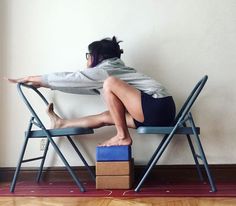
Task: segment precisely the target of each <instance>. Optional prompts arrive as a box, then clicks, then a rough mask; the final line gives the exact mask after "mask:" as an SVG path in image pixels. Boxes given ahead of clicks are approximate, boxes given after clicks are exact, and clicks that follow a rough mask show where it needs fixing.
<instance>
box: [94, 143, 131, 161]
mask: <svg viewBox="0 0 236 206" xmlns="http://www.w3.org/2000/svg"><path fill="white" fill-rule="evenodd" d="M129 160H131V146H110V147H97V148H96V161H97V162H109V161H129Z"/></svg>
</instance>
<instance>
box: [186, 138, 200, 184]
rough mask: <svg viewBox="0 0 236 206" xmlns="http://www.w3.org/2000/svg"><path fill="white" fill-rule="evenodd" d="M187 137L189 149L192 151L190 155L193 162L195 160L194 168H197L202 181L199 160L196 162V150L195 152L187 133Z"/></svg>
mask: <svg viewBox="0 0 236 206" xmlns="http://www.w3.org/2000/svg"><path fill="white" fill-rule="evenodd" d="M187 139H188V143H189V146H190V149H191V152H192V155H193V159H194V162H195V165H196V168H197V172H198V176H199V178H200V180H201V181H204V179H203V175H202V171H201V169H200V166H199V162H198V159H197V156H196V152H195V149H194V146H193V143H192V140H191V137H190V135H187Z"/></svg>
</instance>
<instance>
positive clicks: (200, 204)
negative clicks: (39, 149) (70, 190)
mask: <svg viewBox="0 0 236 206" xmlns="http://www.w3.org/2000/svg"><path fill="white" fill-rule="evenodd" d="M32 205H33V206H121V205H125V206H134V205H135V206H231V205H232V206H235V205H236V197H235V198H223V197H222V198H169V197H168V198H163V197H162V198H161V197H160V198H158V197H156V198H122V199H121V198H81V197H80V198H77V197H73V198H71V197H56V198H55V197H53V198H50V197H1V198H0V206H32Z"/></svg>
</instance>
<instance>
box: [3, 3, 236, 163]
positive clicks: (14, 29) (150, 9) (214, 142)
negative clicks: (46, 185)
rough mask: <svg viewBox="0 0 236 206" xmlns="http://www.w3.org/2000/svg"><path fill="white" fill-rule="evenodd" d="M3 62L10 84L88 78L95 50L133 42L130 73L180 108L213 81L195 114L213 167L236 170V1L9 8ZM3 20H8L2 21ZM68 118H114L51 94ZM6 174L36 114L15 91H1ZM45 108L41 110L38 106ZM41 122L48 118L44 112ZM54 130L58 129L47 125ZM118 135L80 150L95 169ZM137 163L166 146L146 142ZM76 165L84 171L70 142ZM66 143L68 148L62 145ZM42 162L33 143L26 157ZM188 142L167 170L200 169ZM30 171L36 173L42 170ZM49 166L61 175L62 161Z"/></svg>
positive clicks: (138, 146)
mask: <svg viewBox="0 0 236 206" xmlns="http://www.w3.org/2000/svg"><path fill="white" fill-rule="evenodd" d="M0 2H1V4H2V5H1V7H2V8H1V10H3V11H4V12H3V13H2V12H1V18H2V21H1V25H0V27H1V31H3V32H1V33H3V34H5V35H3V36H2V37H1V38H2V40H3V41H4V42H5V43H4V44H5V46H4V47H2V48H3V49H4V50H3V53H2V57H3V61H2V64H3V65H2V66H3V67H2V68H3V70H1V76H8V77H22V76H25V75H33V74H43V73H50V72H56V71H75V70H78V69H83V68H85V63H86V61H85V52H86V51H87V45H88V44H89V43H90V42H92V41H94V40H99V39H101V38H103V37H111V36H112V35H116V36H117V37H118V38H119V39H121V40H123V41H124V42H123V43H122V44H121V47H122V48H123V49H124V54H123V57H122V58H123V60H124V61H125V62H126V64H127V65H129V66H131V67H134V68H136V69H137V70H139V71H141V72H144V73H146V74H148V75H151V76H152V77H154V78H155V79H157V80H159V81H160V82H162V83H163V84H164V85H165V86H166V87H167V88H168V89H169V91H170V92H171V93H172V94H173V96H174V98H175V100H176V103H177V106H178V107H179V105H180V104H181V103H182V102H183V100H184V99H185V97H186V96H187V95H188V94H189V92H190V90H191V88H192V87H193V85H194V84H195V83H196V81H198V79H200V78H201V77H202V76H203V75H204V74H208V75H209V81H208V82H207V85H206V87H205V88H204V91H203V92H202V94H201V96H200V97H199V99H198V102H197V104H196V106H195V107H194V110H193V114H194V116H195V119H196V123H197V124H199V125H200V126H201V133H202V135H201V136H202V143H203V145H204V148H205V151H206V155H207V157H208V161H209V163H210V164H225V163H226V164H235V163H236V153H235V146H236V141H235V136H236V135H235V132H236V129H235V122H236V107H235V105H236V89H235V88H236V87H235V86H236V85H235V84H236V83H235V82H236V81H235V80H236V76H235V73H236V72H235V66H236V58H235V53H236V41H235V36H236V1H235V0H225V1H222V0H198V1H196V0H155V1H154V0H145V1H144V0H143V1H141V0H130V1H125V0H119V1H115V0H100V1H96V0H90V1H86V0H50V1H48V0H34V1H31V0H5V1H4V0H0ZM3 14H4V16H3ZM42 91H43V92H45V93H46V95H47V96H48V97H49V99H50V100H51V101H54V103H55V106H56V110H57V112H58V113H60V114H61V115H62V116H63V117H66V118H71V117H80V116H84V115H88V114H94V113H97V112H100V111H103V110H104V109H105V106H104V104H103V103H102V101H101V100H100V98H99V97H96V96H92V97H91V96H79V95H71V94H63V93H60V92H56V91H47V90H42ZM1 100H3V104H2V105H1V117H0V118H1V136H0V138H1V139H0V143H1V145H0V166H1V167H11V166H15V165H16V161H17V158H18V155H19V152H20V149H21V144H22V143H23V132H24V130H25V129H26V127H27V121H28V119H29V113H28V111H27V110H26V108H25V106H24V105H23V103H22V102H21V101H20V98H19V96H18V94H17V92H16V88H15V86H14V85H11V84H8V83H6V82H4V84H3V85H1ZM36 103H37V102H36ZM40 109H41V113H42V114H44V109H43V108H42V107H41V106H40ZM45 121H46V122H47V125H49V120H48V118H47V117H45ZM114 132H115V131H114V128H113V127H106V128H102V129H98V130H96V131H95V134H94V135H87V136H82V137H81V138H77V139H76V142H77V143H78V144H80V145H81V147H82V148H83V149H82V151H83V152H85V153H86V154H87V155H86V156H87V159H88V160H89V162H90V163H91V164H94V161H95V147H96V145H97V144H98V143H99V142H102V141H104V140H105V139H107V138H109V137H111V136H112V135H113V134H114ZM131 134H132V136H133V139H134V144H133V156H134V158H135V161H136V163H137V164H142V163H144V162H146V161H147V159H148V158H149V157H150V155H151V154H152V152H153V150H154V149H155V145H156V144H157V143H158V142H159V141H160V138H157V137H155V136H142V135H137V134H136V132H135V131H133V130H131ZM60 143H61V144H60V145H61V148H62V149H63V151H64V152H65V154H66V155H67V157H68V158H69V161H70V162H71V163H72V165H82V164H81V162H80V161H78V159H77V158H76V156H75V154H74V153H73V152H72V151H71V147H70V146H69V145H68V144H66V143H65V141H61V142H60ZM62 143H63V144H62ZM36 154H40V151H39V141H35V140H33V143H32V144H31V147H30V148H29V150H28V152H27V156H32V155H36ZM192 163H193V161H192V157H191V155H190V151H189V149H188V146H187V142H186V140H185V139H183V138H176V139H175V140H174V141H173V142H172V143H171V145H170V146H169V149H168V151H167V152H166V153H165V154H164V156H163V158H162V159H161V164H192ZM36 165H37V164H36V163H30V164H28V166H36ZM46 165H50V166H51V165H62V164H61V162H60V160H58V158H57V157H56V156H55V154H54V153H53V152H51V153H50V157H49V158H48V160H47V163H46Z"/></svg>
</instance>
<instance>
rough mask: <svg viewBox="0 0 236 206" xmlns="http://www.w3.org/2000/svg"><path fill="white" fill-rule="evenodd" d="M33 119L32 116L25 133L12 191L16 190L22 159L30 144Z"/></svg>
mask: <svg viewBox="0 0 236 206" xmlns="http://www.w3.org/2000/svg"><path fill="white" fill-rule="evenodd" d="M33 120H34V117H31V119H30V121H29V126H28V129H27V133H26V135H25V142H24V144H23V148H22V150H21V154H20V158H19V160H18V164H17V167H16V170H15V174H14V177H13V180H12V183H11V187H10V192H14V190H15V186H16V181H17V178H18V175H19V173H20V168H21V164H22V161H23V158H24V155H25V150H26V147H27V144H28V140H29V132H30V130H31V128H32V125H33V124H32V122H33Z"/></svg>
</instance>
